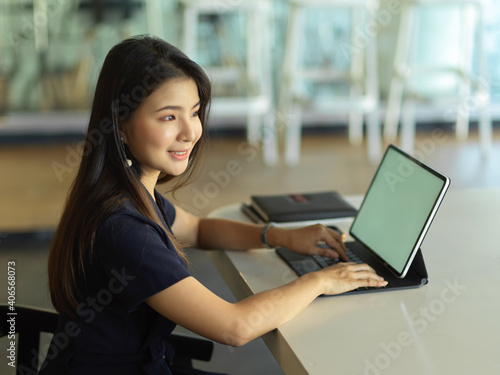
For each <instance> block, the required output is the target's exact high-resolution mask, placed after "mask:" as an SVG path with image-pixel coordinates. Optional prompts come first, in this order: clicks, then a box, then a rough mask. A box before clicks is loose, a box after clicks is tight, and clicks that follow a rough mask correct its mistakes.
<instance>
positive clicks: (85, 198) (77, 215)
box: [48, 35, 211, 316]
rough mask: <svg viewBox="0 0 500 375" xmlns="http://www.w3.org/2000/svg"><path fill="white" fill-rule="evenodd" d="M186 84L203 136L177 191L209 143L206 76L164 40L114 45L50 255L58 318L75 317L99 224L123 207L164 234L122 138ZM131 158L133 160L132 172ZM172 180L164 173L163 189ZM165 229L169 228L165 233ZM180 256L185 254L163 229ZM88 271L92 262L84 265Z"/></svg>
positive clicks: (143, 38) (178, 180)
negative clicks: (177, 83)
mask: <svg viewBox="0 0 500 375" xmlns="http://www.w3.org/2000/svg"><path fill="white" fill-rule="evenodd" d="M180 77H186V78H191V79H193V80H194V82H195V83H196V85H197V88H198V95H199V98H200V108H199V111H198V115H199V117H200V120H201V124H202V129H203V131H202V136H201V138H200V140H199V141H198V142H197V143H196V145H195V146H194V148H193V150H192V153H191V155H190V160H189V163H188V167H187V169H186V171H185V172H184V173H183V174H182V175H181V176H179V177H175V179H176V180H175V181H173V184H174V188H173V189H174V190H175V189H176V188H178V187H180V186H184V185H185V184H186V183H187V182H188V180H190V178H191V177H192V176H193V173H194V171H195V168H196V165H197V164H198V163H197V162H198V161H199V159H200V157H199V154H200V152H201V149H202V147H203V145H204V143H205V138H206V123H207V117H208V111H209V104H210V97H211V85H210V80H209V79H208V77H207V75H206V74H205V72H204V71H203V69H202V68H201V67H200V66H199V65H198V64H196V63H195V62H194V61H192V60H190V59H189V58H188V57H187V56H186V55H185V54H184V53H183V52H181V51H180V50H179V49H178V48H176V47H174V46H172V45H171V44H169V43H167V42H165V41H164V40H162V39H159V38H156V37H151V36H146V35H142V36H136V37H133V38H129V39H126V40H124V41H122V42H120V43H119V44H117V45H115V46H114V47H113V48H112V49H111V50H110V51H109V53H108V55H107V56H106V59H105V61H104V63H103V66H102V70H101V72H100V75H99V79H98V82H97V86H96V91H95V96H94V101H93V104H92V112H91V115H90V120H89V126H88V131H87V135H86V138H85V141H84V147H83V151H82V159H81V163H80V167H79V170H78V174H77V176H76V179H75V181H74V182H73V185H72V187H71V190H70V193H69V195H68V199H67V202H66V206H65V209H64V211H63V215H62V217H61V220H60V223H59V226H58V228H57V231H56V234H55V237H54V240H53V243H52V247H51V251H50V255H49V264H48V267H49V287H50V293H51V299H52V303H53V304H54V307H55V308H56V309H57V310H58V311H59V312H64V313H66V314H68V315H70V316H73V315H74V311H75V308H76V307H77V305H78V302H77V296H79V295H81V294H80V293H81V288H82V280H84V279H85V264H86V262H88V261H89V260H91V258H92V249H93V242H94V237H95V233H96V231H97V229H98V227H99V225H100V224H101V222H102V221H103V220H104V219H105V218H107V217H108V216H109V215H110V214H111V213H113V212H114V211H115V210H116V208H117V207H118V206H119V205H120V204H121V203H123V201H125V200H131V201H133V203H134V204H135V205H136V207H137V209H138V210H139V212H141V213H142V214H143V215H145V216H146V217H148V218H150V219H151V220H153V221H155V222H156V223H158V224H159V225H160V226H162V227H163V225H162V222H161V220H160V218H159V217H158V215H157V214H156V211H155V210H154V208H153V204H152V202H151V199H150V198H149V195H148V193H147V191H146V189H145V188H144V187H143V185H142V183H141V181H140V177H141V174H142V168H141V164H140V163H139V161H138V160H136V159H134V157H133V155H131V154H130V153H129V152H128V149H127V147H126V146H125V145H124V144H123V142H122V141H121V139H120V130H121V127H122V124H123V123H124V122H125V121H126V120H127V119H128V118H129V117H130V115H131V114H132V113H133V112H134V111H135V110H136V109H137V108H138V107H139V105H140V104H141V103H142V101H143V100H144V99H145V98H147V97H148V96H149V95H151V93H152V92H154V91H155V90H156V88H157V87H158V86H159V85H161V84H162V83H164V82H167V81H169V80H172V79H175V78H180ZM126 159H132V161H133V163H132V166H131V167H128V165H127V163H126ZM172 179H174V176H170V175H168V174H165V173H161V174H160V176H159V178H158V183H164V182H167V181H171V180H172ZM164 229H166V228H164ZM166 233H167V235H169V237H170V239H171V240H172V243H173V244H174V246H175V247H176V249H177V252H178V253H179V255H180V256H181V257H182V258H184V259H185V256H184V253H183V251H182V249H181V247H180V246H179V244H178V243H177V242H176V241H175V238H173V236H172V235H170V233H169V231H168V230H166ZM87 264H88V263H87Z"/></svg>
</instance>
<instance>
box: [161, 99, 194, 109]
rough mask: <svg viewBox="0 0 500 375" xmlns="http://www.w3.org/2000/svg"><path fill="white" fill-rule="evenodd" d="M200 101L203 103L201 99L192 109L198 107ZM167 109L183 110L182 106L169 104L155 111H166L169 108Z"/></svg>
mask: <svg viewBox="0 0 500 375" xmlns="http://www.w3.org/2000/svg"><path fill="white" fill-rule="evenodd" d="M200 103H201V100H199V101H198V102H197V103H196V104H195V105H193V107H192V108H191V109H193V108H196V107H198V106H199V105H200ZM167 109H170V110H175V111H180V110H182V106H179V105H167V106H165V107H161V108H159V109H157V110H156V111H155V112H160V111H164V110H167Z"/></svg>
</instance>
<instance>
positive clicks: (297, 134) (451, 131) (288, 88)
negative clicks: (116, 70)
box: [0, 0, 500, 374]
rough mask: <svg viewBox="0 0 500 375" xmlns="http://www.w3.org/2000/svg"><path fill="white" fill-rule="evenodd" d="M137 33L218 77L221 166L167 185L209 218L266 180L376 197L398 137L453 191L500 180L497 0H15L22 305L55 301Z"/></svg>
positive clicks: (2, 142) (6, 57)
mask: <svg viewBox="0 0 500 375" xmlns="http://www.w3.org/2000/svg"><path fill="white" fill-rule="evenodd" d="M136 34H152V35H157V36H160V37H162V38H164V39H165V40H167V41H168V42H170V43H171V44H174V45H176V46H178V47H180V48H181V49H182V50H183V51H184V52H186V53H187V54H188V56H190V57H191V58H192V59H194V60H195V61H197V62H198V63H199V64H200V65H202V66H203V67H204V68H205V69H206V71H207V73H208V74H209V76H210V78H211V80H212V84H213V93H214V98H213V103H212V113H211V120H210V124H209V126H210V130H209V131H210V138H211V142H210V148H209V151H208V153H207V155H206V157H205V159H206V160H205V166H204V168H203V171H202V172H201V175H200V176H199V179H198V180H197V181H196V182H195V183H193V184H192V185H189V186H187V187H185V188H183V189H182V190H180V191H179V192H178V193H177V194H176V195H175V197H174V196H172V193H171V192H169V187H168V186H162V187H159V190H160V192H162V193H164V194H165V195H166V196H167V197H169V198H170V199H172V200H173V201H174V203H176V204H179V205H181V206H183V207H184V208H185V209H187V210H189V211H191V212H193V213H195V214H198V215H202V216H203V215H207V214H208V213H209V212H211V211H212V210H213V209H215V208H217V207H220V206H221V205H225V204H234V203H240V202H243V201H247V200H248V199H249V197H250V195H252V194H279V193H284V192H306V191H323V190H338V191H340V192H341V193H342V194H344V195H352V194H363V193H364V192H365V191H366V188H367V186H368V184H369V182H370V180H371V177H372V176H373V173H374V172H375V169H376V166H377V163H378V162H379V160H380V158H381V156H382V154H383V151H384V149H385V147H386V146H387V145H388V144H389V143H395V144H397V145H400V146H401V147H403V148H404V149H405V150H407V151H408V152H410V153H412V154H414V155H415V156H416V157H418V158H419V159H422V160H423V161H425V162H427V163H429V164H430V165H432V166H433V167H435V168H436V169H438V170H440V171H441V172H443V173H445V174H447V175H448V176H450V177H451V179H452V189H461V188H493V187H497V188H498V187H499V186H500V170H499V168H498V165H500V131H499V127H498V120H499V119H500V64H499V61H500V3H498V2H496V1H493V0H484V1H480V0H470V1H466V0H380V1H375V0H310V1H307V0H255V1H244V0H179V1H177V0H137V1H136V0H0V259H1V260H2V262H3V264H4V265H5V264H6V262H7V261H8V260H12V259H13V260H15V261H16V262H17V265H18V281H19V283H18V295H17V299H18V303H20V304H28V305H35V306H39V307H46V308H52V307H51V303H50V299H49V297H48V291H47V287H46V279H47V275H46V257H47V252H48V248H49V245H50V239H51V237H52V235H53V231H54V230H55V228H56V226H57V222H58V220H59V216H60V214H61V210H62V208H63V206H64V201H65V197H66V194H67V192H68V189H69V187H70V185H71V182H72V180H73V178H74V176H75V174H76V171H77V168H78V164H79V155H80V151H81V149H80V147H81V141H82V140H83V137H84V133H85V130H86V126H87V122H88V117H89V113H90V106H91V101H92V98H93V95H94V88H95V84H96V81H97V77H98V74H99V71H100V68H101V65H102V62H103V60H104V58H105V56H106V54H107V52H108V51H109V49H110V48H111V47H112V46H113V45H115V44H116V43H118V42H119V41H121V40H122V39H124V38H127V37H129V36H132V35H136ZM230 163H231V164H230ZM235 163H236V164H235ZM230 165H231V166H230ZM235 165H237V166H238V167H239V168H237V169H236V170H237V173H232V174H229V172H228V171H230V170H232V171H234V166H235ZM76 214H77V213H76ZM190 253H191V256H192V262H191V264H192V265H193V268H194V272H195V273H196V274H197V276H198V277H199V278H200V280H201V281H202V282H204V283H205V284H206V285H207V286H209V287H211V288H212V289H213V290H214V291H216V292H217V293H219V294H220V295H221V296H223V297H224V298H227V299H229V300H231V299H232V298H233V297H232V295H231V293H230V292H229V291H228V290H227V288H226V287H225V285H224V283H223V281H222V279H221V278H220V276H218V274H217V272H216V271H215V269H214V268H213V266H212V265H211V264H210V262H209V260H208V258H206V256H205V255H204V254H203V253H202V252H199V251H197V250H190ZM0 277H2V278H4V279H6V267H2V271H0ZM2 282H3V281H2ZM2 285H3V284H2ZM0 298H1V299H2V301H6V294H5V292H1V293H0ZM2 345H3V344H2ZM217 350H218V352H217V353H218V354H217V355H216V358H215V361H214V365H213V366H214V367H213V369H214V370H217V371H228V372H230V373H234V374H255V373H266V374H267V373H269V374H273V373H278V374H279V373H281V370H280V369H279V367H277V365H276V363H275V362H274V360H273V358H272V357H270V354H269V353H268V352H267V349H266V348H265V346H264V345H263V343H262V342H261V341H260V340H256V342H255V343H252V344H251V345H249V346H247V347H245V348H239V349H238V350H236V351H233V350H231V351H229V350H228V349H226V348H218V349H217ZM256 356H258V357H259V358H261V359H262V360H261V361H260V362H259V363H256V361H254V360H252V359H254V358H255V357H256ZM2 366H3V363H2ZM256 366H257V367H256ZM259 366H262V367H259ZM8 371H10V369H5V371H4V370H3V368H1V369H0V372H1V373H6V374H7V373H9V372H8Z"/></svg>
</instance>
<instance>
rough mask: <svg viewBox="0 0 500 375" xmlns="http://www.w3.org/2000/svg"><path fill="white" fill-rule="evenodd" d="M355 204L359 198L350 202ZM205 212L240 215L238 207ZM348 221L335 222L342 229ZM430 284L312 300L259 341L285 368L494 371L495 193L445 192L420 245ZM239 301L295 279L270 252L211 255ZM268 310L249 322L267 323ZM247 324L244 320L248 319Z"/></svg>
mask: <svg viewBox="0 0 500 375" xmlns="http://www.w3.org/2000/svg"><path fill="white" fill-rule="evenodd" d="M347 199H348V200H349V201H350V202H351V203H353V204H354V205H355V206H357V205H359V203H360V202H361V197H348V198H347ZM210 216H212V217H225V218H231V219H235V220H241V221H247V218H246V217H245V216H244V215H243V214H242V213H241V212H240V210H239V205H232V206H226V207H223V208H221V209H218V210H216V211H214V212H213V213H212V214H211V215H210ZM351 221H352V220H343V221H341V222H338V223H337V225H338V226H339V227H341V228H342V229H344V230H345V231H346V232H348V228H349V225H350V222H351ZM422 252H423V256H424V259H425V262H426V266H427V270H428V272H429V284H428V285H426V286H424V287H422V288H419V289H412V290H405V291H391V292H383V293H371V294H362V295H341V296H335V297H320V298H317V299H316V300H315V301H314V302H313V303H312V304H311V305H310V306H309V307H307V308H306V309H305V310H304V311H303V312H302V313H301V314H300V315H299V316H297V317H296V318H295V319H293V320H292V321H291V322H289V323H287V324H285V325H283V326H281V327H279V328H278V329H276V330H274V331H272V332H270V333H268V334H266V335H265V336H264V337H263V339H264V341H265V343H266V344H267V346H268V348H269V350H270V351H271V352H272V353H273V355H274V356H275V358H276V360H277V361H278V363H279V365H280V366H281V367H282V369H283V371H284V372H285V373H286V374H318V375H325V374H340V375H354V374H356V375H358V374H359V375H378V374H396V375H401V374H405V375H411V374H415V375H422V374H426V375H430V374H444V375H449V374H454V375H455V374H467V375H469V374H481V375H487V374H500V342H499V341H500V291H499V287H500V189H497V190H462V191H450V192H449V193H448V194H447V196H446V197H445V199H444V202H443V204H442V206H441V209H440V211H439V212H438V214H437V216H436V218H435V220H434V222H433V224H432V226H431V229H430V231H429V233H428V235H427V237H426V239H425V241H424V243H423V246H422ZM211 258H212V260H213V262H214V263H215V265H216V266H217V268H218V270H219V272H220V273H221V274H222V276H223V277H224V280H225V281H226V282H227V284H228V285H229V287H230V288H231V289H232V291H233V293H234V294H235V296H236V298H238V299H242V298H245V297H247V296H250V295H252V294H255V293H258V292H260V291H263V290H267V289H271V288H275V287H278V286H281V285H283V284H285V283H286V282H288V281H291V280H293V279H294V278H295V275H294V274H293V272H292V271H291V270H290V269H289V268H288V267H287V266H286V265H285V263H284V262H283V261H282V260H281V259H280V258H278V256H277V255H276V254H275V253H274V250H264V249H255V250H250V251H249V252H243V253H240V252H227V251H215V252H212V253H211ZM269 309H272V306H266V307H262V309H261V311H260V313H259V314H256V315H255V317H254V318H255V319H256V320H257V319H265V318H266V314H268V311H269ZM250 323H251V322H250Z"/></svg>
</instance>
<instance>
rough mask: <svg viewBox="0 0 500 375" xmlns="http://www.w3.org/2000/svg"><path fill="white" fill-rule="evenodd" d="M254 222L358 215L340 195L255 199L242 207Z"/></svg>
mask: <svg viewBox="0 0 500 375" xmlns="http://www.w3.org/2000/svg"><path fill="white" fill-rule="evenodd" d="M242 209H243V211H244V212H245V213H246V214H247V215H248V216H250V218H251V219H253V220H254V221H263V222H269V221H274V222H277V223H286V222H298V221H309V220H324V219H335V218H341V217H351V216H355V215H356V209H355V208H354V207H352V206H351V205H350V204H349V203H347V202H346V201H345V200H344V198H342V196H341V195H340V194H339V193H338V192H336V191H326V192H319V193H305V194H280V195H253V196H251V203H250V204H247V205H244V206H243V207H242Z"/></svg>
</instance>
